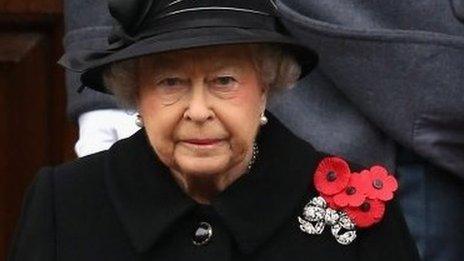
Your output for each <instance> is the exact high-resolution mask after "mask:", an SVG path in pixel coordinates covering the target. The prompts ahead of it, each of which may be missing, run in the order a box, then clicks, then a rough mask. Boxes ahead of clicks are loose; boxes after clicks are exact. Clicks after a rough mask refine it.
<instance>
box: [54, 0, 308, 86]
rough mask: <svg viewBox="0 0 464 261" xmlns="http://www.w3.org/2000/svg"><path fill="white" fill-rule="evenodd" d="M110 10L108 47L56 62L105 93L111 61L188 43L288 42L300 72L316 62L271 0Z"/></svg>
mask: <svg viewBox="0 0 464 261" xmlns="http://www.w3.org/2000/svg"><path fill="white" fill-rule="evenodd" d="M109 10H110V13H111V15H112V16H113V18H114V26H113V31H112V33H111V34H110V36H109V37H108V42H109V46H108V48H107V49H105V50H89V49H84V50H83V49H80V50H73V51H68V52H67V53H66V54H65V55H64V56H63V57H62V58H61V60H60V64H62V65H63V66H65V67H66V68H68V69H70V70H74V71H78V72H82V76H81V81H82V83H83V85H84V86H88V87H90V88H92V89H95V90H97V91H101V92H109V91H108V90H106V88H105V86H104V83H103V80H102V71H103V70H104V69H105V67H106V66H108V65H110V64H111V63H113V62H116V61H121V60H125V59H129V58H134V57H138V56H143V55H148V54H153V53H159V52H165V51H173V50H179V49H186V48H192V47H203V46H212V45H222V44H239V43H277V44H282V45H287V46H288V48H287V47H286V48H285V49H286V50H287V49H288V51H290V52H294V55H295V57H296V59H297V60H298V62H299V63H300V65H301V67H302V76H304V75H306V74H307V73H309V71H310V70H311V69H312V68H313V67H314V66H315V65H316V63H317V55H316V54H315V52H314V51H312V50H311V49H308V48H306V47H305V46H302V45H300V44H298V43H297V42H295V40H294V39H293V38H292V37H290V36H289V35H288V34H287V33H286V30H285V28H284V27H283V26H282V25H281V23H280V21H279V19H278V18H277V16H276V7H275V4H274V3H273V0H201V1H199V0H109ZM302 76H301V77H302Z"/></svg>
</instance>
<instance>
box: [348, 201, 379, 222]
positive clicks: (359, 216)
mask: <svg viewBox="0 0 464 261" xmlns="http://www.w3.org/2000/svg"><path fill="white" fill-rule="evenodd" d="M366 202H367V203H369V206H370V208H369V210H367V211H366V210H363V208H362V206H360V207H356V208H346V213H347V215H348V216H349V217H350V218H351V219H352V220H353V221H354V223H355V224H356V226H358V227H360V228H366V227H369V226H371V225H373V224H375V223H377V222H379V221H380V220H381V219H382V217H383V214H384V212H385V204H384V203H383V202H381V201H378V200H366V201H365V203H366Z"/></svg>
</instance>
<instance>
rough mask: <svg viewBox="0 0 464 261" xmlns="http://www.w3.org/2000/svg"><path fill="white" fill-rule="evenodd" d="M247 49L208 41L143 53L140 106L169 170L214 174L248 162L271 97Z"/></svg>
mask: <svg viewBox="0 0 464 261" xmlns="http://www.w3.org/2000/svg"><path fill="white" fill-rule="evenodd" d="M250 49H251V48H249V47H248V46H246V45H243V46H241V45H229V46H216V47H205V48H195V49H189V50H181V51H174V52H168V53H162V54H158V55H155V56H146V57H143V58H141V59H140V60H139V62H138V80H139V93H138V107H139V112H140V114H141V116H142V118H143V122H144V126H145V128H146V132H147V135H148V138H149V141H150V143H151V145H152V147H153V148H154V150H155V151H156V153H157V155H158V156H159V158H160V159H161V161H162V162H163V163H164V164H166V165H167V166H168V167H169V168H171V170H174V171H177V172H179V173H181V174H182V175H183V176H186V177H189V176H190V177H211V176H214V175H221V174H223V173H227V172H230V171H232V170H234V169H240V168H241V169H242V170H243V169H244V168H246V166H247V164H248V161H249V159H250V158H251V154H252V147H253V142H254V139H255V136H256V134H257V131H258V127H259V119H260V116H261V113H263V112H264V109H265V104H266V92H265V88H264V87H263V86H262V84H261V79H260V77H259V73H258V72H257V70H256V68H255V66H254V63H253V61H252V58H251V57H252V55H251V53H250V52H251V51H250Z"/></svg>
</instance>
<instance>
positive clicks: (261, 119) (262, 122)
mask: <svg viewBox="0 0 464 261" xmlns="http://www.w3.org/2000/svg"><path fill="white" fill-rule="evenodd" d="M259 123H260V124H261V126H262V125H266V124H267V117H266V116H265V115H264V112H263V114H261V118H260V119H259Z"/></svg>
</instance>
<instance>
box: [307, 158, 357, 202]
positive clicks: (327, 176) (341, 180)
mask: <svg viewBox="0 0 464 261" xmlns="http://www.w3.org/2000/svg"><path fill="white" fill-rule="evenodd" d="M350 175H351V171H350V168H349V166H348V163H347V162H346V161H344V160H343V159H341V158H337V157H328V158H324V159H323V160H322V161H321V162H320V163H319V166H318V167H317V169H316V172H315V174H314V185H315V187H316V189H317V190H318V191H319V192H320V193H322V194H325V195H334V194H337V193H339V192H340V191H342V190H343V189H344V188H345V187H346V185H347V184H348V182H349V178H350Z"/></svg>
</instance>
